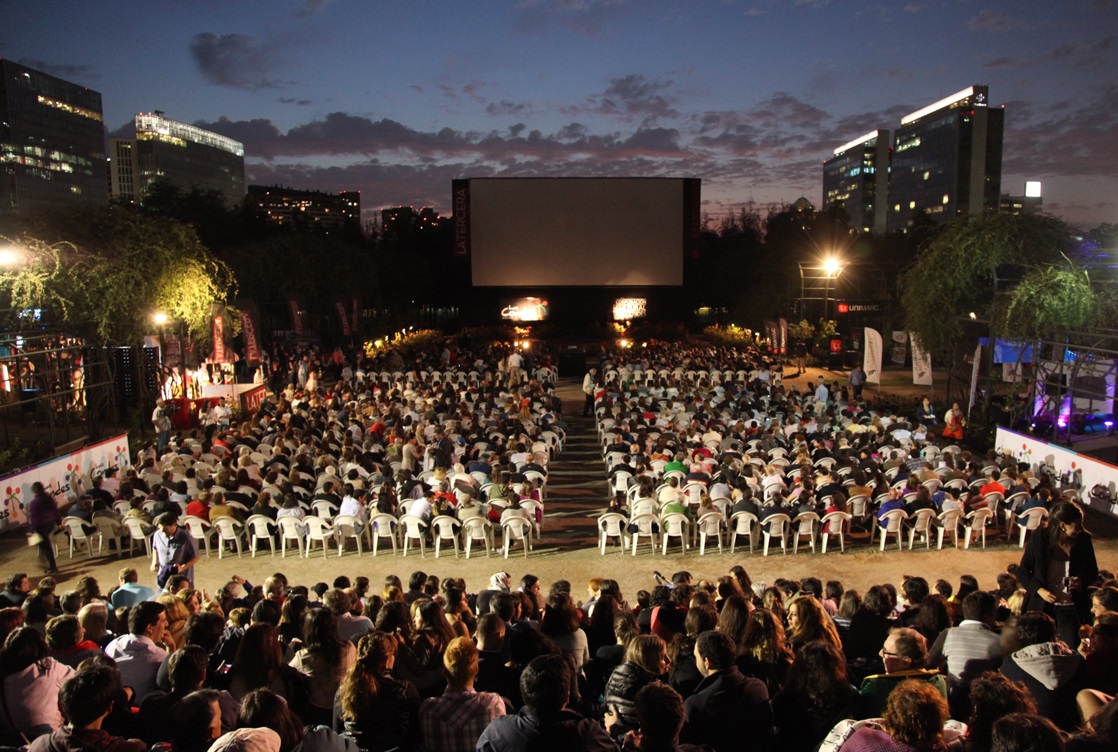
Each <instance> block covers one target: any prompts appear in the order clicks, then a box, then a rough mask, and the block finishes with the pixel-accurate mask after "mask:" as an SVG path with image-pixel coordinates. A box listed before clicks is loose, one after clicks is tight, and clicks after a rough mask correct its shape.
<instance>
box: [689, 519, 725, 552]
mask: <svg viewBox="0 0 1118 752" xmlns="http://www.w3.org/2000/svg"><path fill="white" fill-rule="evenodd" d="M725 524H726V518H725V517H723V516H722V513H721V512H707V513H706V514H704V515H703V516H702V517H700V518H699V521H698V522H697V523H696V527H697V528H698V531H699V556H705V555H706V548H707V536H709V535H713V536H714V539H715V540H716V541H717V542H718V553H722V528H723V526H724V525H725Z"/></svg>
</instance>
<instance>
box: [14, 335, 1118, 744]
mask: <svg viewBox="0 0 1118 752" xmlns="http://www.w3.org/2000/svg"><path fill="white" fill-rule="evenodd" d="M314 361H315V359H314V357H295V358H293V359H291V360H290V361H289V363H288V365H287V367H286V371H284V372H283V374H282V375H281V376H277V377H275V380H276V383H275V384H274V385H273V387H274V391H275V396H274V398H270V399H267V400H265V401H264V402H263V403H262V404H261V407H260V409H259V411H258V412H257V413H256V414H255V415H253V416H245V419H244V420H241V421H236V420H229V422H228V423H225V422H224V421H220V420H216V419H215V420H214V421H212V422H210V423H208V424H207V425H206V426H205V427H204V428H203V429H200V430H199V431H196V432H193V433H187V434H180V435H177V436H176V435H174V434H173V433H172V434H171V435H169V436H167V437H165V438H166V445H165V446H162V447H161V446H159V445H156V446H151V447H146V448H145V449H144V450H142V451H141V452H140V454H139V456H138V457H137V459H136V463H135V468H134V469H132V468H127V469H125V470H123V471H122V472H120V473H118V472H116V471H114V470H110V471H108V472H106V473H105V474H103V475H102V476H100V477H98V478H94V479H91V482H90V488H89V489H87V493H86V494H85V495H84V496H83V497H82V498H80V499H78V500H77V503H75V504H74V505H73V507H72V508H71V509H70V510H67V514H69V515H70V516H77V517H79V518H80V519H83V520H85V521H88V522H89V523H90V524H91V525H93V524H95V523H97V521H98V520H102V519H107V520H111V521H113V522H120V523H122V524H123V523H126V522H128V519H129V518H138V519H136V520H135V524H140V525H150V524H154V525H155V526H156V527H157V528H158V529H157V530H154V531H153V533H152V544H153V549H152V557H151V561H150V569H151V570H152V572H153V573H154V574H155V582H156V585H157V587H156V588H149V587H148V586H146V585H143V584H141V583H140V575H139V573H138V572H137V571H136V570H135V569H134V568H131V567H126V568H125V569H123V570H121V572H120V574H119V578H118V582H117V583H115V584H114V586H113V587H112V588H111V589H103V587H102V584H101V583H98V582H97V580H96V579H95V578H93V577H89V576H87V577H83V578H81V579H79V580H78V582H77V583H76V586H75V588H74V589H72V590H67V591H65V592H63V591H61V590H60V588H59V587H58V585H57V583H56V582H55V580H54V579H53V578H52V577H51V576H49V575H48V577H46V578H44V579H42V580H40V581H39V582H38V583H37V585H35V586H34V587H33V585H32V579H31V578H30V577H29V576H28V575H27V574H26V573H16V574H14V575H13V576H12V577H11V578H10V580H9V582H8V585H7V589H6V590H5V591H4V592H3V593H0V602H3V605H5V606H6V607H5V608H2V609H0V635H2V637H3V640H2V646H3V647H2V648H0V699H2V701H3V702H2V708H0V709H2V710H3V712H2V713H0V733H2V734H3V735H4V741H5V742H6V743H8V744H11V745H19V744H21V743H26V744H29V745H30V748H31V749H32V751H33V752H44V751H46V750H51V751H52V752H74V751H75V750H84V749H112V750H120V751H121V752H133V750H134V751H135V752H140V750H143V749H147V748H154V747H159V748H160V749H161V750H168V749H169V750H173V752H180V750H181V752H202V751H203V750H214V752H224V751H225V750H248V749H249V748H250V747H251V752H292V751H293V750H300V752H333V751H335V750H336V751H337V752H356V751H357V750H364V751H369V752H373V751H376V752H380V751H382V750H383V751H385V752H387V750H392V749H399V750H419V751H421V752H422V751H424V750H426V752H439V751H442V750H448V751H449V750H473V749H477V750H484V751H487V752H488V751H492V752H502V751H505V750H509V751H512V750H532V751H535V750H552V749H555V750H559V749H563V750H566V749H589V750H597V749H601V750H614V749H619V748H627V749H639V750H648V751H653V752H657V751H659V750H676V749H713V750H718V751H722V750H746V751H748V750H754V749H756V750H768V749H788V750H790V751H795V750H805V751H806V750H815V749H822V750H837V749H842V750H845V752H859V750H901V751H903V752H907V751H908V750H918V751H919V752H929V751H931V750H941V749H967V750H971V751H972V752H982V751H983V750H997V751H998V752H1009V751H1010V750H1019V749H1022V750H1023V749H1030V750H1041V751H1042V752H1043V751H1044V750H1057V749H1065V748H1066V749H1072V750H1094V749H1112V748H1114V746H1115V744H1116V743H1118V710H1116V708H1118V705H1116V704H1114V703H1113V702H1111V698H1112V697H1113V694H1114V692H1115V691H1116V690H1118V686H1116V679H1115V677H1118V671H1115V669H1116V668H1118V665H1115V664H1116V662H1118V613H1116V611H1118V581H1116V580H1115V578H1114V575H1113V573H1111V572H1108V571H1104V570H1100V568H1099V566H1098V563H1097V562H1096V560H1095V556H1094V549H1093V546H1092V544H1091V537H1090V534H1089V533H1087V532H1086V531H1085V530H1084V526H1083V514H1082V510H1081V508H1080V507H1079V506H1078V505H1077V504H1076V503H1075V502H1074V501H1071V500H1069V499H1068V498H1065V496H1064V494H1063V492H1064V491H1065V490H1066V489H1064V488H1061V487H1059V486H1058V485H1057V484H1055V483H1054V482H1053V479H1052V478H1051V477H1050V476H1048V475H1046V474H1045V473H1043V472H1040V469H1039V468H1034V467H1019V466H1017V465H1016V464H1015V463H1012V462H1010V461H1009V460H1008V459H1007V458H1005V457H1000V456H998V455H997V454H996V453H995V454H991V455H989V456H986V457H980V456H977V455H971V454H969V453H968V452H965V451H963V450H962V449H957V448H951V447H941V446H939V444H937V443H936V441H935V438H936V436H937V430H936V427H935V426H929V425H926V424H924V423H921V422H919V420H918V419H914V418H913V417H912V416H901V415H895V414H878V413H877V412H875V411H874V410H872V409H870V407H869V406H867V405H866V404H865V403H862V402H860V401H859V400H858V399H857V395H856V394H854V393H853V392H851V393H850V395H849V396H848V397H846V398H844V397H843V395H842V390H841V388H839V387H837V385H835V386H836V388H835V389H831V388H829V387H828V386H827V385H826V384H821V385H816V386H814V388H809V389H804V390H800V389H798V388H796V387H794V386H786V385H785V384H784V383H782V380H781V378H780V376H779V369H774V368H772V367H771V366H770V364H768V363H767V362H766V361H765V359H764V358H763V357H762V356H761V355H760V354H759V353H757V352H753V351H743V352H738V351H736V350H732V349H727V348H686V347H683V346H677V345H656V344H653V345H651V346H650V347H647V348H642V349H641V350H640V351H639V352H637V351H635V350H634V351H616V352H603V353H602V356H601V358H600V359H599V363H598V366H597V368H596V369H595V370H594V371H592V372H591V373H590V374H589V375H588V377H587V378H586V379H584V380H583V391H584V393H586V394H587V407H588V408H589V410H592V411H593V412H594V414H595V416H596V418H597V423H598V428H599V432H600V435H601V437H602V442H603V450H604V457H605V459H606V465H607V471H608V473H609V476H610V481H611V488H612V489H614V490H615V491H616V494H615V495H614V496H613V498H612V500H611V503H610V506H611V507H612V508H613V509H614V510H615V511H619V512H621V513H623V514H631V513H632V512H633V509H634V506H635V505H638V504H641V503H646V502H648V501H649V500H651V502H652V503H653V504H654V505H655V508H656V509H657V511H658V512H659V511H663V510H664V509H666V508H668V507H669V505H671V506H672V509H673V510H677V511H679V512H680V513H681V514H684V515H690V516H692V517H693V518H696V517H698V516H699V515H701V514H703V513H706V512H709V511H711V510H717V511H718V512H719V513H724V514H725V516H726V517H727V518H729V517H730V515H732V514H734V513H738V512H748V513H750V514H753V515H754V516H755V517H756V519H757V520H758V522H759V524H761V525H764V524H765V520H766V518H767V517H771V515H772V513H773V512H772V510H773V509H776V510H781V511H788V512H795V513H796V514H797V515H798V514H801V513H803V512H806V511H812V512H817V513H821V514H822V513H826V512H827V511H835V510H837V511H844V510H846V509H848V508H849V509H851V511H857V512H858V515H856V516H857V517H858V518H861V519H864V522H865V524H868V525H876V524H879V523H878V521H877V520H875V519H874V517H873V515H874V514H875V513H877V514H881V515H884V514H885V513H886V512H888V511H889V509H890V508H896V505H900V508H907V507H909V505H912V508H911V511H913V512H915V511H916V510H917V509H918V508H926V509H935V510H936V511H937V512H941V511H950V510H951V509H952V508H953V507H952V505H955V507H954V508H958V509H959V510H960V511H965V510H968V509H976V508H986V509H990V508H991V507H993V510H992V511H997V509H998V506H999V505H1000V504H1001V502H1003V501H1006V502H1008V501H1009V500H1010V499H1014V501H1013V502H1012V503H1011V504H1010V505H1009V506H1012V507H1013V508H1014V509H1015V510H1016V512H1023V511H1024V510H1025V508H1026V505H1039V506H1043V507H1045V510H1046V511H1047V512H1048V516H1047V520H1046V521H1045V522H1044V523H1043V524H1042V525H1041V526H1039V527H1038V528H1037V529H1036V531H1035V532H1034V533H1033V536H1032V538H1031V539H1030V541H1029V544H1028V546H1027V547H1026V549H1025V551H1024V554H1023V556H1022V559H1021V562H1020V564H1019V565H1017V566H1014V567H1011V568H1010V569H1009V570H1007V571H1006V572H1003V573H1002V574H1001V575H999V576H998V578H997V582H996V583H995V584H996V587H993V588H991V589H983V588H981V587H980V586H979V583H978V582H977V581H975V579H974V578H973V577H964V578H963V579H962V580H961V581H960V582H959V583H958V585H957V586H953V585H952V584H951V583H948V582H946V581H944V580H939V581H936V582H934V583H932V582H929V581H928V580H927V579H925V578H923V577H905V578H904V579H903V581H901V582H900V583H893V582H889V581H885V582H882V583H881V584H878V585H875V586H873V587H870V588H869V589H867V590H866V591H865V593H859V592H857V591H855V590H853V589H849V588H844V587H843V585H842V583H841V582H840V581H838V580H831V581H827V582H823V581H821V580H820V579H818V578H814V577H808V578H804V579H799V580H787V579H777V580H775V581H774V582H772V583H771V584H769V583H760V582H752V581H751V580H750V578H749V576H748V574H747V573H746V571H745V570H744V569H743V568H741V567H740V566H736V567H734V568H733V569H732V570H731V571H730V572H729V573H728V574H727V575H725V576H723V577H720V578H719V579H718V580H717V581H716V582H705V581H704V582H694V581H692V578H691V576H690V575H689V574H688V573H687V572H677V573H675V574H673V575H672V576H671V577H670V578H665V577H662V576H660V575H659V574H658V573H657V575H656V584H655V585H654V586H652V587H650V588H649V589H648V590H647V591H646V590H641V591H639V592H638V593H636V594H635V595H634V600H633V601H632V602H630V601H629V600H628V599H627V598H626V597H625V595H624V594H623V593H622V592H621V588H620V586H619V585H618V583H617V582H616V581H614V580H610V579H599V578H595V579H593V580H591V581H590V582H589V583H588V586H587V592H586V594H585V596H583V595H582V594H581V593H580V592H576V591H575V590H574V589H573V588H572V585H571V583H570V582H567V581H565V580H557V581H555V582H552V583H550V584H548V585H547V586H546V587H545V583H542V582H541V581H540V580H539V578H537V577H535V576H533V575H530V574H525V575H523V576H522V577H521V578H520V579H519V580H518V581H514V578H513V577H512V576H511V575H510V574H509V573H506V572H497V573H495V574H494V575H493V576H492V577H491V578H490V580H489V582H488V583H486V584H485V587H482V588H477V586H476V585H477V584H476V583H474V584H473V587H471V586H469V585H468V584H467V583H466V582H465V581H464V580H462V579H460V578H455V577H449V578H445V579H441V580H440V578H438V577H434V576H431V575H429V574H427V573H424V572H420V571H417V572H414V573H412V574H411V575H410V577H409V578H408V580H407V582H406V583H405V582H403V581H402V580H401V579H400V578H398V577H395V576H389V577H387V578H386V579H385V582H384V583H383V585H382V587H381V589H380V592H379V593H378V592H376V591H375V589H374V588H373V587H372V585H371V583H370V582H369V581H368V578H366V577H361V576H355V577H353V578H352V579H350V578H349V577H347V576H338V577H337V578H336V579H335V580H334V581H333V582H332V583H329V584H327V583H326V582H318V583H308V582H297V581H296V582H292V581H289V579H288V577H287V576H285V575H284V574H282V573H276V574H274V575H272V576H271V577H269V578H267V580H265V581H264V582H263V583H261V584H259V585H253V584H252V583H250V582H248V581H246V580H245V578H243V577H239V576H235V577H232V578H230V579H229V580H228V581H227V582H226V584H225V585H224V586H222V587H221V588H220V589H218V590H217V591H216V592H215V593H213V594H212V595H211V594H209V593H207V592H205V591H204V590H201V589H198V588H196V587H195V580H194V569H195V566H196V564H197V562H198V561H199V558H200V557H199V552H198V548H197V540H198V539H197V538H196V537H195V535H194V534H193V533H192V531H191V530H190V529H189V526H188V521H189V520H190V519H192V518H193V519H201V520H205V521H207V522H209V523H214V522H215V521H217V520H219V519H220V518H221V517H226V516H228V517H232V518H234V519H237V520H238V521H243V520H247V519H248V518H249V517H250V516H252V515H262V516H264V517H265V518H269V519H274V520H276V521H282V520H283V518H284V517H295V518H296V521H297V522H299V523H302V524H307V520H308V518H310V517H317V516H319V515H325V516H327V517H328V516H330V515H342V516H346V517H351V518H354V519H355V520H356V521H357V522H358V523H360V524H363V525H373V524H374V522H373V519H374V515H376V514H390V515H393V517H395V516H396V515H398V514H399V513H401V512H406V513H409V514H410V515H413V516H419V517H420V518H422V519H426V520H427V521H428V522H430V521H433V520H434V519H435V518H436V517H439V516H454V517H457V518H459V519H460V520H461V519H463V518H468V517H469V516H478V515H481V516H485V517H490V518H491V519H493V520H494V521H495V522H500V519H501V518H502V517H503V516H504V515H505V514H507V513H508V511H509V509H506V507H507V508H511V509H520V510H522V509H523V507H524V506H525V505H528V506H529V509H531V510H532V514H530V515H527V516H529V519H532V518H533V517H534V518H535V519H534V521H535V522H536V523H537V524H538V523H539V522H540V518H539V517H535V515H537V514H540V513H541V507H540V506H539V504H540V502H543V501H544V492H545V490H546V479H547V471H548V465H549V462H550V461H551V458H552V457H553V456H554V455H555V454H556V453H557V452H559V451H560V449H561V447H562V443H563V438H564V436H565V434H566V431H567V430H568V426H567V425H566V423H565V421H564V420H563V417H562V403H561V401H560V400H559V399H558V397H557V396H556V395H555V393H554V384H555V372H554V369H552V368H551V367H550V364H549V362H548V360H547V357H546V354H542V355H539V356H535V355H533V356H532V357H531V358H526V357H522V356H519V355H518V357H517V359H516V360H515V361H510V360H509V358H508V357H507V353H504V352H500V351H496V350H490V351H487V352H476V353H475V352H471V351H469V350H466V349H462V348H455V349H453V350H452V349H451V348H443V349H442V351H441V352H432V353H430V354H429V355H428V356H421V357H420V358H419V359H418V360H416V361H415V362H413V363H405V362H403V361H402V359H400V358H399V356H398V355H395V354H392V353H387V354H385V355H383V356H380V360H373V361H369V362H359V363H352V364H351V363H350V362H348V361H347V360H346V358H345V357H344V356H343V357H341V358H340V360H339V359H338V358H329V359H326V360H320V362H319V363H315V362H314ZM514 362H515V365H514V364H513V363H514ZM324 368H329V369H330V370H331V373H330V375H329V376H328V377H326V378H323V379H322V380H321V381H319V380H318V379H317V371H318V370H321V369H324ZM599 374H600V375H599ZM312 379H313V381H312ZM327 383H329V385H326V384H327ZM927 414H928V415H934V414H935V411H934V410H930V411H929V412H928V413H927ZM940 438H942V436H941V437H940ZM161 443H162V442H161ZM940 443H942V442H940ZM118 475H122V476H123V477H118ZM991 484H993V485H996V488H994V487H993V486H992V485H991ZM997 489H1001V490H1000V491H998V490H997ZM1015 495H1017V496H1016V497H1015ZM860 500H861V501H860ZM48 502H49V503H53V502H52V501H51V500H50V499H49V497H47V498H45V499H44V500H43V502H42V503H43V505H44V506H47V505H48ZM322 504H325V507H323V506H321V505H322ZM890 505H893V506H892V507H891V506H890ZM56 513H57V510H55V513H51V511H50V509H44V510H43V511H42V513H41V515H40V517H39V519H41V520H43V523H42V524H43V531H44V532H45V533H46V534H45V535H43V536H42V538H43V540H44V541H46V542H47V544H48V545H47V546H46V548H49V541H50V540H51V534H50V529H49V528H50V525H51V524H52V523H53V522H55V521H56V520H57V517H56V516H55V514H56ZM520 514H524V512H523V511H520ZM362 515H364V516H362ZM491 516H492V517H491ZM381 519H383V518H381ZM770 523H771V521H770ZM144 529H146V528H144ZM219 545H225V544H224V543H220V542H219ZM43 549H44V544H43V542H42V541H40V550H43ZM45 555H46V552H45V551H44V556H45ZM44 566H45V568H49V569H53V568H54V562H53V560H52V561H50V562H48V563H45V565H44ZM898 585H899V586H898ZM985 585H986V587H987V588H989V587H990V585H991V583H985Z"/></svg>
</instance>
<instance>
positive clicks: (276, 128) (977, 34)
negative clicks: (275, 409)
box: [0, 0, 1118, 227]
mask: <svg viewBox="0 0 1118 752" xmlns="http://www.w3.org/2000/svg"><path fill="white" fill-rule="evenodd" d="M0 14H2V17H3V19H4V22H3V24H2V26H0V56H2V57H6V58H9V59H13V60H16V61H17V62H19V63H22V64H24V65H28V66H31V67H34V68H38V69H40V70H43V71H45V72H48V73H51V74H53V75H56V76H59V77H61V78H65V79H67V80H70V81H74V82H76V83H80V84H82V85H84V86H88V87H90V88H92V89H96V90H98V91H100V92H101V94H102V96H103V100H104V110H105V124H106V127H107V128H108V129H109V130H111V131H112V130H118V129H120V128H122V127H123V126H125V125H126V124H128V123H129V122H130V121H131V119H132V117H133V115H135V113H137V112H148V111H151V110H163V111H164V112H165V113H166V115H167V116H168V117H171V118H174V119H176V120H182V121H185V122H190V123H196V124H198V125H201V126H203V127H207V128H210V129H212V130H215V131H217V132H220V133H223V134H225V135H228V136H232V137H234V138H237V139H239V140H241V141H243V142H244V144H245V152H246V165H245V170H246V179H247V181H248V182H249V183H263V184H274V183H279V184H282V185H288V186H292V187H296V188H308V189H318V190H326V191H331V192H335V191H339V190H345V189H357V190H360V191H362V205H363V207H364V208H365V209H366V210H373V209H379V208H381V207H384V206H393V205H398V204H413V205H415V206H417V207H418V206H434V207H436V208H437V209H439V210H440V211H443V212H444V213H445V212H447V211H448V209H449V202H450V182H451V180H452V179H453V178H460V177H491V176H564V175H566V176H672V177H697V178H701V179H702V185H703V188H702V195H703V202H704V208H705V211H707V212H708V213H710V214H712V215H716V216H717V215H720V214H724V213H725V212H727V211H731V210H734V209H736V208H737V207H740V206H742V205H743V204H747V203H749V202H751V201H752V202H754V203H755V205H756V206H757V208H759V209H763V208H764V207H766V206H767V205H769V204H771V203H779V202H782V201H783V202H788V203H791V202H792V201H794V200H795V199H796V198H798V197H799V196H801V195H804V196H807V198H808V199H810V200H811V201H812V202H813V203H815V204H817V205H818V204H819V203H820V201H821V193H822V161H823V160H824V159H826V158H827V157H829V156H830V155H831V153H832V150H833V149H834V148H835V147H837V146H840V145H842V144H843V143H845V142H847V141H849V140H851V139H854V138H856V137H858V136H861V135H863V134H864V133H866V132H868V131H870V130H873V129H876V128H888V129H890V130H893V129H895V128H896V127H897V126H898V124H899V121H900V119H901V117H902V116H904V115H906V114H908V113H909V112H912V111H914V110H917V109H919V108H921V107H923V106H924V105H926V104H929V103H931V102H934V101H936V100H938V99H940V98H942V97H944V96H947V95H949V94H952V93H954V92H956V91H959V90H961V89H964V88H966V87H967V86H970V85H971V84H988V85H989V87H990V102H991V105H992V106H1000V105H1004V107H1005V109H1006V118H1005V122H1006V136H1005V151H1004V170H1003V180H1002V190H1003V192H1010V193H1014V194H1018V195H1020V194H1021V193H1023V190H1024V182H1025V180H1040V181H1042V182H1043V184H1044V204H1045V208H1046V209H1047V210H1048V211H1050V212H1052V213H1055V214H1057V215H1060V216H1062V217H1064V218H1066V219H1068V220H1069V221H1072V222H1074V223H1077V224H1079V225H1081V226H1083V227H1093V226H1095V225H1097V224H1100V223H1102V222H1118V0H1045V1H1044V2H1040V1H1039V0H1016V1H1014V2H980V1H979V0H911V1H906V0H899V1H898V0H690V2H682V1H681V2H668V1H667V0H664V1H657V0H647V1H646V0H457V1H451V0H445V1H443V2H425V1H423V0H411V1H410V2H386V1H380V0H373V1H368V0H190V1H186V0H179V1H176V2H171V1H169V0H146V1H145V2H134V1H133V0H113V1H112V2H108V3H105V2H92V1H90V0H71V1H70V2H58V1H56V0H0Z"/></svg>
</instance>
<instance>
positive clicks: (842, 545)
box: [820, 512, 853, 553]
mask: <svg viewBox="0 0 1118 752" xmlns="http://www.w3.org/2000/svg"><path fill="white" fill-rule="evenodd" d="M851 520H853V515H851V514H850V512H831V513H829V514H825V515H823V519H822V520H820V522H821V523H822V526H823V527H822V530H823V541H822V544H821V548H820V551H822V553H827V540H828V539H829V538H830V537H831V536H832V535H836V536H838V539H839V550H840V551H841V552H842V553H846V530H847V528H849V527H850V522H851Z"/></svg>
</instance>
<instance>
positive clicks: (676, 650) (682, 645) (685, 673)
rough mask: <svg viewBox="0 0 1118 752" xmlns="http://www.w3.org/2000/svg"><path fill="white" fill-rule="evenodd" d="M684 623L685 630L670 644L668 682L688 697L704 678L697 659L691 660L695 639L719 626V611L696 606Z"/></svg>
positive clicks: (685, 697)
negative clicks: (696, 662) (696, 661)
mask: <svg viewBox="0 0 1118 752" xmlns="http://www.w3.org/2000/svg"><path fill="white" fill-rule="evenodd" d="M683 625H684V631H683V632H680V633H679V634H677V635H676V636H675V637H673V638H672V642H671V644H670V645H668V660H669V661H670V663H671V669H670V670H669V671H668V683H669V684H671V685H672V688H673V689H674V690H675V691H676V692H679V694H680V696H681V697H683V699H687V698H688V697H690V696H691V694H692V693H693V692H694V691H695V688H696V687H698V686H699V683H700V682H701V681H702V680H703V675H702V674H701V673H699V667H698V666H697V665H696V664H695V661H693V660H689V659H690V658H692V657H693V656H694V654H695V641H696V640H698V639H699V635H701V634H702V633H703V632H709V631H710V630H712V629H715V628H716V627H717V626H718V612H717V611H715V610H714V606H694V607H692V608H691V609H690V610H688V612H687V618H686V619H684V620H683ZM735 644H736V643H735Z"/></svg>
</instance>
